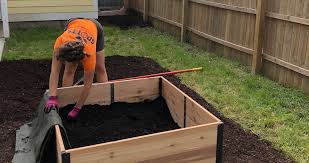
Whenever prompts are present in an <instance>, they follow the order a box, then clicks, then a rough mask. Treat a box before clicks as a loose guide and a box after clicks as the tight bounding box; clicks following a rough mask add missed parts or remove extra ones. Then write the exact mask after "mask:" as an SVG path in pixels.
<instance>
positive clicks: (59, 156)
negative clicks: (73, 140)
mask: <svg viewBox="0 0 309 163" xmlns="http://www.w3.org/2000/svg"><path fill="white" fill-rule="evenodd" d="M55 133H56V134H55V135H56V146H57V148H56V149H57V163H62V154H63V153H64V152H65V147H64V144H63V139H62V136H61V132H60V127H59V126H58V125H56V126H55Z"/></svg>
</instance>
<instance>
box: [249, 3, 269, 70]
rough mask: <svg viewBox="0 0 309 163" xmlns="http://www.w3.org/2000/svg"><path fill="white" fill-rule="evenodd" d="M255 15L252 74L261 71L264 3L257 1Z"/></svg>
mask: <svg viewBox="0 0 309 163" xmlns="http://www.w3.org/2000/svg"><path fill="white" fill-rule="evenodd" d="M257 2H258V4H257V15H256V23H255V32H254V33H255V34H254V52H253V58H252V73H254V74H257V73H260V71H261V69H262V48H263V38H264V28H265V8H266V1H265V0H258V1H257Z"/></svg>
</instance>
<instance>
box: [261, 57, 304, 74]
mask: <svg viewBox="0 0 309 163" xmlns="http://www.w3.org/2000/svg"><path fill="white" fill-rule="evenodd" d="M263 58H264V59H266V60H268V61H270V62H273V63H275V64H278V65H280V66H283V67H285V68H287V69H289V70H292V71H295V72H297V73H299V74H302V75H305V76H307V77H309V70H307V69H305V68H302V67H299V66H296V65H294V64H291V63H289V62H286V61H284V60H281V59H278V58H275V57H273V56H271V55H268V54H265V53H264V54H263Z"/></svg>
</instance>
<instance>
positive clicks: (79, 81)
mask: <svg viewBox="0 0 309 163" xmlns="http://www.w3.org/2000/svg"><path fill="white" fill-rule="evenodd" d="M201 70H203V68H202V67H198V68H192V69H185V70H177V71H172V72H162V73H157V74H150V75H142V76H136V77H131V78H123V79H117V80H111V81H109V82H116V81H123V80H133V79H143V78H151V77H156V76H167V75H175V74H180V73H185V72H193V71H201ZM82 81H83V78H81V79H79V80H78V81H77V82H76V84H74V85H78V84H79V83H81V82H82Z"/></svg>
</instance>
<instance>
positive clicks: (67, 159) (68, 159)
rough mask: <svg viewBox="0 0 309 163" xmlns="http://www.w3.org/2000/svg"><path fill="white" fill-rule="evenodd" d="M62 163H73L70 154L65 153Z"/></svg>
mask: <svg viewBox="0 0 309 163" xmlns="http://www.w3.org/2000/svg"><path fill="white" fill-rule="evenodd" d="M61 160H62V163H71V156H70V153H67V152H64V153H62V154H61Z"/></svg>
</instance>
